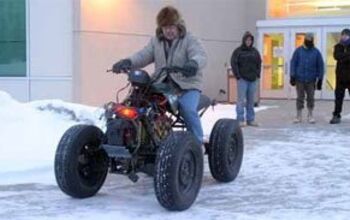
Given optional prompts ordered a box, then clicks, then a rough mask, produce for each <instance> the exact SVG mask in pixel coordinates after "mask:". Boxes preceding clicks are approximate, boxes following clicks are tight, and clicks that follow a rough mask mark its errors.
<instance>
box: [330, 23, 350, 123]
mask: <svg viewBox="0 0 350 220" xmlns="http://www.w3.org/2000/svg"><path fill="white" fill-rule="evenodd" d="M334 59H335V60H336V61H337V67H336V87H335V109H334V112H333V118H332V120H331V121H330V123H331V124H339V123H340V121H341V112H342V108H343V101H344V97H345V91H346V89H348V91H349V94H350V29H344V30H343V31H342V32H341V39H340V42H339V43H338V44H336V45H335V46H334Z"/></svg>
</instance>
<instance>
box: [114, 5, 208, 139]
mask: <svg viewBox="0 0 350 220" xmlns="http://www.w3.org/2000/svg"><path fill="white" fill-rule="evenodd" d="M156 20H157V26H158V27H157V29H156V36H155V37H152V38H151V40H150V41H149V43H148V44H147V45H146V46H145V47H144V48H143V49H142V50H140V51H139V52H137V53H135V54H134V55H132V56H131V57H129V58H126V59H123V60H120V61H119V62H117V63H115V64H114V65H113V68H112V69H113V72H115V73H120V72H122V71H123V70H126V69H138V68H143V67H146V66H147V65H149V64H151V63H155V74H154V75H153V77H155V78H156V77H158V75H159V74H160V70H161V69H162V68H163V67H173V66H177V67H182V68H183V69H184V71H183V72H181V73H170V74H169V75H168V76H167V75H165V74H164V75H163V76H161V77H160V78H159V79H158V82H165V83H167V84H169V85H170V86H171V87H173V88H174V90H176V91H177V94H178V96H179V100H178V101H179V107H180V114H181V115H182V117H183V118H184V120H185V123H186V126H187V128H188V130H189V131H191V132H192V133H193V134H194V136H195V137H196V139H197V140H198V141H199V142H201V143H202V142H203V129H202V125H201V121H200V117H199V115H198V112H197V107H198V104H199V100H200V95H201V88H202V84H203V72H202V70H203V68H204V67H205V65H206V63H207V54H206V52H205V50H204V47H203V46H202V44H201V42H200V41H199V40H198V39H197V38H196V37H194V36H193V35H192V34H191V33H189V32H187V31H186V26H185V24H184V21H183V20H182V18H181V16H180V13H179V12H178V10H177V9H176V8H174V7H171V6H167V7H164V8H163V9H161V10H160V12H159V13H158V15H157V19H156Z"/></svg>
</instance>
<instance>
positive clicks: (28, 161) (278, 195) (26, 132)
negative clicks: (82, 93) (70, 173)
mask: <svg viewBox="0 0 350 220" xmlns="http://www.w3.org/2000/svg"><path fill="white" fill-rule="evenodd" d="M269 108H270V107H260V108H257V111H262V110H266V111H268V110H269ZM234 112H235V111H234V106H233V105H218V106H216V107H215V108H214V109H209V110H208V112H207V113H206V114H205V115H204V117H203V119H202V123H203V127H204V130H205V134H206V136H208V134H209V133H210V131H211V128H212V126H213V124H214V123H215V121H216V120H217V119H219V118H223V117H228V118H234V117H235V113H234ZM101 113H102V110H101V109H100V108H96V107H89V106H83V105H79V104H72V103H66V102H63V101H60V100H46V101H35V102H30V103H20V102H18V101H16V100H14V99H13V98H12V97H11V96H9V95H8V94H6V93H4V92H1V91H0V134H1V141H0V219H36V220H37V219H39V220H40V219H67V220H69V219H80V218H81V219H84V220H90V219H135V218H137V219H147V220H148V219H150V220H151V219H152V220H154V219H162V220H163V219H188V218H191V219H193V220H196V219H201V220H203V219H247V220H250V219H254V220H256V219H259V220H265V219H284V220H289V219H308V220H312V219H344V220H345V219H346V220H348V219H349V218H350V190H349V189H350V159H349V158H350V150H349V146H350V145H349V143H350V138H349V131H350V129H349V127H347V129H325V130H321V129H314V128H306V129H294V128H293V127H288V128H245V129H247V130H245V131H244V132H245V148H246V150H245V155H244V161H243V166H242V170H241V172H240V175H239V176H238V178H237V180H236V181H234V182H233V183H229V184H220V183H217V182H216V181H214V180H213V179H212V177H211V176H210V172H209V171H208V167H207V166H205V167H206V168H205V173H204V179H203V185H202V189H201V191H200V194H199V196H198V198H197V200H196V202H195V203H194V205H193V206H192V207H191V209H189V210H187V211H184V212H180V213H173V212H168V211H166V210H164V209H163V208H162V207H160V205H159V204H158V203H157V201H156V198H155V196H154V191H153V179H152V178H150V177H147V176H145V175H141V178H140V180H139V181H138V182H137V183H135V184H134V183H132V182H130V181H129V180H128V179H127V178H126V177H124V176H117V175H109V177H108V178H107V180H106V183H105V185H104V186H103V188H102V189H101V191H100V192H99V193H98V194H97V195H96V196H95V197H92V198H89V199H84V200H78V199H72V198H70V197H68V196H66V195H65V194H63V193H62V192H61V191H60V190H59V189H58V187H57V185H56V182H55V178H54V172H53V160H54V154H55V150H56V146H57V144H58V141H59V140H60V138H61V136H62V134H63V133H64V131H65V130H67V129H68V128H69V127H70V126H72V125H74V124H78V123H88V124H95V125H96V126H99V127H101V126H103V123H102V121H101V120H100V116H101ZM258 114H259V113H258ZM346 118H349V119H350V115H348V116H345V117H344V119H346Z"/></svg>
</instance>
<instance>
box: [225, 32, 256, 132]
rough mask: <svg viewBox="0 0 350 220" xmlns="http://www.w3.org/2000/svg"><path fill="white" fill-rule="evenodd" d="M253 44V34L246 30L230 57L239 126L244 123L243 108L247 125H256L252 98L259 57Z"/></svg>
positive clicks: (254, 91) (253, 96)
mask: <svg viewBox="0 0 350 220" xmlns="http://www.w3.org/2000/svg"><path fill="white" fill-rule="evenodd" d="M253 44H254V36H253V35H252V34H251V33H250V32H246V33H245V34H244V36H243V39H242V45H241V46H240V47H238V48H237V49H236V50H235V51H234V52H233V54H232V57H231V67H232V71H233V73H234V74H235V76H236V78H237V106H236V113H237V120H238V121H239V123H240V125H241V126H244V125H245V118H244V109H245V108H246V122H247V125H248V126H258V125H257V123H256V122H255V112H254V98H255V93H256V88H257V80H258V79H259V78H260V71H261V57H260V54H259V52H258V50H257V49H255V48H254V47H253Z"/></svg>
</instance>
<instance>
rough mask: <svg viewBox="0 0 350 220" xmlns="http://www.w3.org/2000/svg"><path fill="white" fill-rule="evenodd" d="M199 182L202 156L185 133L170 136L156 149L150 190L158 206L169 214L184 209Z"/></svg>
mask: <svg viewBox="0 0 350 220" xmlns="http://www.w3.org/2000/svg"><path fill="white" fill-rule="evenodd" d="M202 178H203V152H202V148H201V146H200V144H199V143H198V141H197V140H196V139H195V138H194V136H193V135H192V134H191V133H189V132H183V131H176V132H173V133H171V134H170V135H169V136H168V137H167V139H166V140H165V141H164V144H163V145H162V146H161V147H160V148H159V150H158V154H157V159H156V167H155V175H154V188H155V193H156V197H157V199H158V201H159V203H160V204H161V205H162V206H163V207H164V208H166V209H168V210H171V211H182V210H185V209H188V208H189V207H190V206H191V205H192V204H193V202H194V201H195V199H196V198H197V195H198V193H199V190H200V187H201V184H202Z"/></svg>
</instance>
